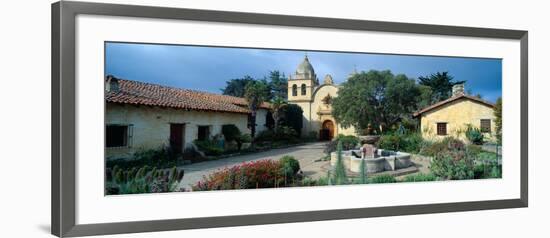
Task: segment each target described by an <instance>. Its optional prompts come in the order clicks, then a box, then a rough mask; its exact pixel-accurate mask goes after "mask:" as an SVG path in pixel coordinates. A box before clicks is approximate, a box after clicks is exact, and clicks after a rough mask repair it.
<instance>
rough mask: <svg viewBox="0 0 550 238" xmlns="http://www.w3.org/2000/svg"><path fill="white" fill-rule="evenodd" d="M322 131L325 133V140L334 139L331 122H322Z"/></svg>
mask: <svg viewBox="0 0 550 238" xmlns="http://www.w3.org/2000/svg"><path fill="white" fill-rule="evenodd" d="M323 130H324V131H325V132H324V133H326V135H325V139H326V140H332V138H334V123H333V122H332V121H331V120H326V121H324V122H323Z"/></svg>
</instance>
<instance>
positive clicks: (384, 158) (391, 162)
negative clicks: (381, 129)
mask: <svg viewBox="0 0 550 238" xmlns="http://www.w3.org/2000/svg"><path fill="white" fill-rule="evenodd" d="M352 152H355V154H357V155H360V154H361V152H360V150H347V151H342V160H343V161H344V167H345V168H346V169H348V170H350V171H352V172H355V173H359V172H360V170H361V160H363V159H361V158H357V157H356V156H354V155H353V153H352ZM336 161H337V155H336V152H332V153H331V154H330V165H331V166H335V165H336ZM365 164H366V166H367V173H379V172H383V171H393V170H398V169H403V168H408V167H410V166H412V165H413V163H412V162H411V154H409V153H405V152H395V151H390V150H383V149H378V151H377V154H376V155H375V157H374V158H366V159H365Z"/></svg>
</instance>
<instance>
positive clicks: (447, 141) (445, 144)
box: [420, 137, 466, 157]
mask: <svg viewBox="0 0 550 238" xmlns="http://www.w3.org/2000/svg"><path fill="white" fill-rule="evenodd" d="M465 147H466V146H465V145H464V142H462V141H461V140H459V139H456V138H454V137H445V138H444V139H443V140H441V141H437V142H432V143H430V142H425V143H423V146H422V148H421V149H420V154H422V155H426V156H431V157H435V156H436V155H437V154H440V153H443V152H446V151H449V150H464V149H465Z"/></svg>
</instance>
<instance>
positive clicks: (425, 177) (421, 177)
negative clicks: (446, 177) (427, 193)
mask: <svg viewBox="0 0 550 238" xmlns="http://www.w3.org/2000/svg"><path fill="white" fill-rule="evenodd" d="M436 180H437V177H436V176H435V175H433V174H422V173H420V174H415V175H409V176H406V177H405V179H404V180H403V181H404V182H421V181H436Z"/></svg>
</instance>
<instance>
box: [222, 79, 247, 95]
mask: <svg viewBox="0 0 550 238" xmlns="http://www.w3.org/2000/svg"><path fill="white" fill-rule="evenodd" d="M252 81H254V79H253V78H252V77H250V76H248V75H246V76H244V77H243V78H238V79H231V80H229V81H227V82H225V84H226V85H225V88H222V89H221V90H222V94H224V95H229V96H235V97H240V98H242V97H244V93H245V88H246V85H247V84H248V83H250V82H252Z"/></svg>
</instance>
